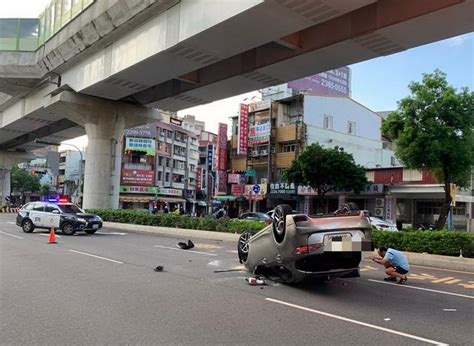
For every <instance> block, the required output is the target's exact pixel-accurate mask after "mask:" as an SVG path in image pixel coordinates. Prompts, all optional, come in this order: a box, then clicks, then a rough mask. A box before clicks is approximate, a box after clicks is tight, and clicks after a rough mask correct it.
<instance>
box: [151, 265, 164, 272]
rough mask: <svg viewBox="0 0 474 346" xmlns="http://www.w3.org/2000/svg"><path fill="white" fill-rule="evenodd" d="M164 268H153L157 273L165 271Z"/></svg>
mask: <svg viewBox="0 0 474 346" xmlns="http://www.w3.org/2000/svg"><path fill="white" fill-rule="evenodd" d="M163 268H164V267H163V266H157V267H156V268H153V270H154V271H155V272H162V271H163Z"/></svg>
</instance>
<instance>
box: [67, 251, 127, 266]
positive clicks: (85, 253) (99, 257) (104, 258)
mask: <svg viewBox="0 0 474 346" xmlns="http://www.w3.org/2000/svg"><path fill="white" fill-rule="evenodd" d="M69 251H71V252H74V253H78V254H81V255H86V256H90V257H94V258H98V259H103V260H105V261H110V262H114V263H118V264H123V262H120V261H116V260H113V259H110V258H106V257H101V256H97V255H93V254H90V253H87V252H81V251H76V250H69Z"/></svg>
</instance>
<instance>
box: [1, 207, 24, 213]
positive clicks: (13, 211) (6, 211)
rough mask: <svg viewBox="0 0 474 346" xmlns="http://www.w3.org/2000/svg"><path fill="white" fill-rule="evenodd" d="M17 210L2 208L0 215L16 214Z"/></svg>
mask: <svg viewBox="0 0 474 346" xmlns="http://www.w3.org/2000/svg"><path fill="white" fill-rule="evenodd" d="M19 209H20V208H10V207H3V208H0V213H9V214H12V213H18V210H19Z"/></svg>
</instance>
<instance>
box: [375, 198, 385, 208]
mask: <svg viewBox="0 0 474 346" xmlns="http://www.w3.org/2000/svg"><path fill="white" fill-rule="evenodd" d="M384 202H385V200H384V199H383V198H376V199H375V206H376V207H383V206H384Z"/></svg>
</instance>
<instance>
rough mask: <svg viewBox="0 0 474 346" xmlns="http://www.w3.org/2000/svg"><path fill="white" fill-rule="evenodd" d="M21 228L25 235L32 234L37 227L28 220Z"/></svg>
mask: <svg viewBox="0 0 474 346" xmlns="http://www.w3.org/2000/svg"><path fill="white" fill-rule="evenodd" d="M21 228H22V229H23V232H25V233H32V232H33V231H34V229H35V226H34V225H33V222H31V220H28V219H27V220H24V221H23V222H22V224H21Z"/></svg>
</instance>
